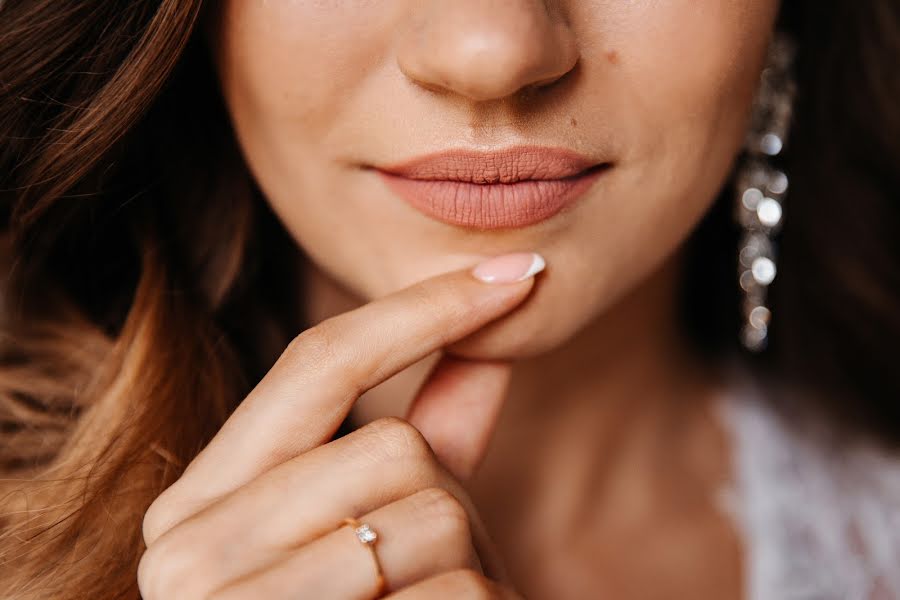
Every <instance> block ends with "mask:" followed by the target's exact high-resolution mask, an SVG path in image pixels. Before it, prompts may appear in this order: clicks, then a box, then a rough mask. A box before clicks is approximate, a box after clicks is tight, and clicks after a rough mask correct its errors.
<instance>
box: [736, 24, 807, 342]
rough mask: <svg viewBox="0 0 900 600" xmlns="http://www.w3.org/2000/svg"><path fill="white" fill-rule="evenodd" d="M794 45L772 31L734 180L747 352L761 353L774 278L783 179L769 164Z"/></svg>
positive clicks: (781, 134)
mask: <svg viewBox="0 0 900 600" xmlns="http://www.w3.org/2000/svg"><path fill="white" fill-rule="evenodd" d="M795 54H796V47H795V44H794V42H793V40H792V39H791V38H790V37H789V36H788V35H787V34H784V33H780V32H776V34H775V35H774V36H773V38H772V40H771V43H770V45H769V52H768V59H767V63H766V66H765V68H764V69H763V71H762V75H761V76H760V84H759V88H758V90H757V93H756V97H755V98H754V102H753V111H752V114H751V120H750V129H749V131H748V134H747V139H746V141H745V144H744V152H743V156H742V157H741V160H740V164H739V167H738V171H737V173H736V176H735V196H736V202H735V205H736V206H735V213H736V214H735V218H736V220H737V222H738V224H739V225H740V226H741V229H742V234H741V241H740V245H739V249H740V251H739V254H738V276H739V283H740V286H741V290H743V292H742V295H743V300H742V307H741V309H742V315H743V324H742V329H741V335H740V337H741V344H742V345H743V346H744V347H745V348H746V349H747V350H750V351H751V352H759V351H761V350H763V349H765V347H766V345H767V343H768V334H769V322H770V320H771V318H772V312H771V310H770V309H769V307H768V306H767V305H766V297H767V295H768V288H769V284H771V283H772V281H773V280H774V279H775V275H776V273H777V267H776V262H775V260H776V252H775V251H776V248H775V239H774V238H775V236H776V234H777V233H778V231H779V229H780V227H781V222H782V216H783V214H782V206H783V203H784V199H785V196H786V195H787V190H788V177H787V175H786V174H785V173H784V171H782V170H780V169H778V168H777V167H776V165H775V160H776V159H777V157H778V156H779V155H780V154H781V151H782V150H783V148H784V146H785V144H786V142H787V135H788V130H789V127H790V122H791V113H792V109H793V104H794V96H795V94H796V83H795V81H794V74H793V61H794V56H795Z"/></svg>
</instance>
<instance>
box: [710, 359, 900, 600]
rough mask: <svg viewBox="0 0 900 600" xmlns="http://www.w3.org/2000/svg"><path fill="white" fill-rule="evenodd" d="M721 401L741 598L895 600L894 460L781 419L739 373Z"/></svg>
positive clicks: (899, 514)
mask: <svg viewBox="0 0 900 600" xmlns="http://www.w3.org/2000/svg"><path fill="white" fill-rule="evenodd" d="M735 383H736V386H735V388H734V389H735V390H736V393H735V394H733V395H732V396H730V397H727V398H725V399H724V401H723V402H722V403H721V405H720V408H721V417H722V420H723V422H724V423H725V424H726V427H727V428H728V430H730V433H731V437H732V440H733V442H732V443H733V457H734V458H733V460H734V474H735V475H734V478H735V480H734V483H733V487H732V488H731V489H730V490H726V493H725V494H724V495H723V500H724V502H725V508H726V510H728V511H729V512H730V513H731V514H732V516H733V517H734V519H735V522H736V523H737V525H738V528H739V530H740V531H741V532H742V533H743V537H744V540H745V544H746V546H745V547H746V552H745V556H746V557H747V558H746V565H745V573H746V582H747V590H746V598H747V600H900V456H892V455H890V454H888V453H887V452H885V451H883V450H879V449H876V448H874V447H869V446H862V445H858V446H855V447H853V448H851V449H847V448H842V449H838V448H836V447H832V446H831V445H829V444H828V443H826V442H824V441H822V440H820V439H819V438H818V437H814V436H812V435H808V434H804V433H801V432H800V431H799V430H797V429H796V428H794V427H792V426H791V425H790V423H789V422H788V421H787V420H786V419H783V418H781V417H780V415H779V414H778V413H777V412H776V411H774V410H773V409H772V408H771V407H768V406H767V404H766V403H765V401H763V400H761V399H760V390H759V388H758V386H756V385H755V384H753V383H752V382H751V381H750V380H749V378H748V377H747V376H741V375H738V376H736V377H735Z"/></svg>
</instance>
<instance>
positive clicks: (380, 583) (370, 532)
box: [342, 517, 387, 598]
mask: <svg viewBox="0 0 900 600" xmlns="http://www.w3.org/2000/svg"><path fill="white" fill-rule="evenodd" d="M342 525H351V526H352V527H353V533H354V534H355V535H356V539H358V540H359V541H360V543H362V545H363V546H366V547H368V548H369V551H370V552H371V554H372V559H373V560H374V561H375V587H376V589H375V598H379V597H381V596H382V595H383V594H384V593H385V592H387V581H386V580H385V578H384V572H383V571H382V570H381V561H380V560H378V552H376V551H375V541H376V540H377V539H378V534H377V533H375V530H374V529H372V528H371V527H369V524H368V523H360V522H359V521H358V520H357V519H354V518H353V517H345V518H344V520H343V523H342Z"/></svg>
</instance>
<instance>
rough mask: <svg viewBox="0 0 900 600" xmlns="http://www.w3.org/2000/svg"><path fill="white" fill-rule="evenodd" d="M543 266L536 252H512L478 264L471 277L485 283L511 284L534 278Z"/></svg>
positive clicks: (541, 259) (543, 263) (544, 264)
mask: <svg viewBox="0 0 900 600" xmlns="http://www.w3.org/2000/svg"><path fill="white" fill-rule="evenodd" d="M544 266H546V263H545V262H544V258H543V257H542V256H541V255H540V254H538V253H536V252H514V253H512V254H504V255H502V256H497V257H494V258H490V259H488V260H486V261H484V262H481V263H479V264H478V265H476V266H475V268H474V269H472V275H474V276H475V277H476V278H477V279H480V280H481V281H484V282H486V283H513V282H515V281H523V280H525V279H528V278H529V277H534V276H535V275H536V274H538V273H540V272H541V271H543V270H544Z"/></svg>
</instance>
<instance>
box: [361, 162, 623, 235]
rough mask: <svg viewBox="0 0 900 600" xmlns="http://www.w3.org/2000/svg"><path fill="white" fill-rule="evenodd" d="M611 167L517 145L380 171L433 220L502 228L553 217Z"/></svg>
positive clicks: (389, 167) (381, 167) (402, 196)
mask: <svg viewBox="0 0 900 600" xmlns="http://www.w3.org/2000/svg"><path fill="white" fill-rule="evenodd" d="M608 166H609V164H608V163H598V162H596V161H592V160H590V159H588V158H586V157H583V156H581V155H579V154H577V153H575V152H572V151H570V150H565V149H561V148H548V147H540V146H517V147H513V148H508V149H504V150H502V151H495V152H476V151H469V150H451V151H446V152H439V153H436V154H430V155H427V156H422V157H419V158H414V159H412V160H409V161H406V162H403V163H400V164H396V165H388V166H380V167H376V170H377V172H378V174H379V175H380V176H381V178H382V179H383V180H384V182H385V183H386V184H387V186H388V187H389V188H390V189H391V190H392V191H393V192H394V193H395V194H396V195H397V196H399V197H400V198H402V199H403V200H405V201H406V202H408V203H409V204H410V205H412V206H413V207H414V208H415V209H417V210H419V211H421V212H422V213H424V214H425V215H427V216H429V217H431V218H433V219H437V220H438V221H441V222H444V223H449V224H452V225H458V226H462V227H471V228H478V229H500V228H513V227H525V226H528V225H532V224H534V223H538V222H540V221H543V220H545V219H548V218H550V217H551V216H553V215H555V214H556V213H558V212H559V211H560V210H562V209H563V208H565V207H566V206H568V205H570V204H572V203H573V202H575V201H576V200H577V199H578V198H580V197H581V196H583V195H584V194H585V192H587V190H588V189H589V188H590V187H591V185H592V184H593V183H594V182H595V181H596V179H597V178H598V177H599V176H600V174H601V173H603V172H604V171H605V170H606V168H607V167H608Z"/></svg>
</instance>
